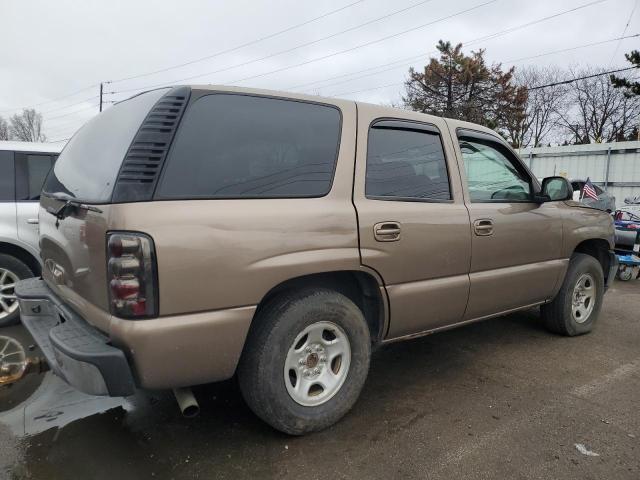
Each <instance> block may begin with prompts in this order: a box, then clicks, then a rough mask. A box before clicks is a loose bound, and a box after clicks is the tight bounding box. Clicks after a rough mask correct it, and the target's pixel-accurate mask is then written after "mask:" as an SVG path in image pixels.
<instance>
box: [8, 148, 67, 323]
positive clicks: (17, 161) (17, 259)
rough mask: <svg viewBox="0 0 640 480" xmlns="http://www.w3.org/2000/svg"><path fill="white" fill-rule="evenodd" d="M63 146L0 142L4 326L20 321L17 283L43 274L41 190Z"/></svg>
mask: <svg viewBox="0 0 640 480" xmlns="http://www.w3.org/2000/svg"><path fill="white" fill-rule="evenodd" d="M62 146H63V145H61V144H49V143H31V142H7V141H0V327H3V326H6V325H11V324H13V323H17V322H18V321H19V311H18V302H17V300H16V298H15V295H14V292H13V287H14V284H15V283H16V282H17V281H18V280H20V279H23V278H29V277H32V276H35V275H40V256H39V254H38V233H39V232H38V207H39V200H40V190H41V189H42V184H43V183H44V180H45V178H46V176H47V174H48V173H49V170H50V169H51V166H52V165H53V163H54V162H55V160H56V158H57V157H58V154H59V153H60V150H62Z"/></svg>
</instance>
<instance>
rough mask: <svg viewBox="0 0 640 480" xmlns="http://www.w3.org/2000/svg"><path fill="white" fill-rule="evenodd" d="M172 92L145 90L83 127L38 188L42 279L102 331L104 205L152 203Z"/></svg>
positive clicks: (176, 112)
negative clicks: (40, 195) (152, 193)
mask: <svg viewBox="0 0 640 480" xmlns="http://www.w3.org/2000/svg"><path fill="white" fill-rule="evenodd" d="M174 90H175V89H174ZM171 92H173V91H170V90H169V89H159V90H154V91H151V92H146V93H144V94H141V95H138V96H135V97H133V98H131V99H129V100H126V101H124V102H121V103H119V104H117V105H115V106H113V107H112V108H110V109H108V110H107V111H105V112H103V113H101V114H100V115H98V116H97V117H95V118H94V119H92V120H91V121H89V122H88V123H87V124H86V125H85V126H83V127H82V129H81V130H80V131H78V132H77V133H76V135H74V137H73V138H72V139H71V140H70V141H69V143H68V144H67V146H66V147H65V149H64V150H63V151H62V153H61V154H60V157H59V158H58V161H57V162H56V164H55V166H54V168H53V169H52V170H51V172H50V174H49V176H48V177H47V180H46V181H45V185H44V187H43V193H42V197H41V200H40V212H39V217H40V255H41V257H42V261H43V265H44V268H43V275H42V276H43V278H44V280H45V281H46V282H47V284H48V285H49V287H50V288H51V289H52V290H53V291H54V292H55V293H56V294H57V295H58V296H59V297H61V298H62V299H63V300H64V301H65V302H66V303H67V304H69V305H70V306H71V307H72V308H74V310H76V312H77V313H79V314H80V315H81V316H82V317H84V318H85V319H86V320H87V321H88V322H89V323H91V324H93V325H94V326H96V327H98V328H99V329H101V330H103V331H108V328H109V319H110V313H109V311H110V307H109V285H108V283H109V280H108V278H107V277H108V275H107V245H106V242H107V232H109V230H111V229H112V228H111V225H110V215H109V213H110V204H112V203H116V202H117V203H126V202H128V201H139V200H144V199H145V197H147V196H148V197H150V194H151V193H150V192H152V189H153V186H154V182H153V181H151V180H149V178H153V172H155V171H156V170H158V169H159V168H160V166H161V162H162V161H163V160H164V156H165V155H166V149H167V148H168V145H169V143H170V140H171V138H172V136H173V133H174V131H175V128H176V126H177V122H178V120H179V116H180V114H181V112H182V110H183V109H184V104H185V103H186V99H187V98H186V97H185V98H183V99H182V104H181V105H178V107H175V108H172V107H171V105H170V104H167V97H169V94H170V93H171ZM169 100H171V99H169ZM169 103H171V102H169ZM168 117H171V119H172V120H170V121H167V118H168ZM158 119H160V120H158ZM145 136H146V138H145ZM123 162H124V163H123ZM149 172H151V176H149Z"/></svg>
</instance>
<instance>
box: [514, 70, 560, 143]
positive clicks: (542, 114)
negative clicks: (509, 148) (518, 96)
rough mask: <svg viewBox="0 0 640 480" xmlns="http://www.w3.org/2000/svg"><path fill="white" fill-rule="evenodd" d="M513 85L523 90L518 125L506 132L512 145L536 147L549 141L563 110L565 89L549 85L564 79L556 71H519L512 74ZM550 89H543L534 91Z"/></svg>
mask: <svg viewBox="0 0 640 480" xmlns="http://www.w3.org/2000/svg"><path fill="white" fill-rule="evenodd" d="M515 76H516V82H517V84H518V85H520V86H522V87H524V88H525V89H526V90H527V100H526V103H525V111H524V115H523V116H522V121H521V123H520V124H519V125H516V128H514V129H513V130H512V131H511V132H509V137H510V138H509V140H510V141H511V143H512V144H514V145H518V146H523V147H528V146H532V147H537V146H540V145H541V144H542V142H543V141H544V140H550V138H549V137H551V136H553V134H554V129H555V128H556V126H557V122H558V112H560V111H562V110H564V108H565V107H566V100H567V87H566V85H553V84H555V83H557V82H560V81H562V80H564V79H565V78H566V74H565V73H563V72H561V71H560V70H559V69H558V68H554V67H547V68H540V67H534V66H530V67H523V68H520V69H518V70H516V74H515ZM544 85H551V86H548V87H545V88H537V87H541V86H544Z"/></svg>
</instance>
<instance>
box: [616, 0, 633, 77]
mask: <svg viewBox="0 0 640 480" xmlns="http://www.w3.org/2000/svg"><path fill="white" fill-rule="evenodd" d="M637 6H638V0H635V2H633V8H632V9H631V13H630V14H629V18H628V19H627V23H626V24H625V26H624V29H623V30H622V36H624V34H625V33H627V29H628V28H629V24H630V23H631V19H632V18H633V13H634V12H635V11H636V7H637ZM621 41H622V40H620V42H621ZM620 42H618V43H617V45H616V49H615V50H614V51H613V55H611V60H609V66H611V64H612V63H613V59H614V58H615V57H616V54H617V53H618V49H619V48H620Z"/></svg>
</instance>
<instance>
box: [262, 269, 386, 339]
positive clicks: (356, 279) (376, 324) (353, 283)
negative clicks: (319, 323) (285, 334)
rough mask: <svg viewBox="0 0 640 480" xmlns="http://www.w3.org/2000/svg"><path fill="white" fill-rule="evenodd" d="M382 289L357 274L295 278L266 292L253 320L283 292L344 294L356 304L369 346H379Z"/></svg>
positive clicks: (344, 272)
mask: <svg viewBox="0 0 640 480" xmlns="http://www.w3.org/2000/svg"><path fill="white" fill-rule="evenodd" d="M381 287H382V286H381V284H380V283H379V281H378V279H377V278H376V277H374V276H373V275H372V274H370V273H368V272H364V271H359V270H341V271H332V272H321V273H314V274H309V275H303V276H299V277H294V278H291V279H288V280H285V281H283V282H281V283H279V284H278V285H276V286H275V287H273V288H272V289H271V290H269V291H268V292H267V293H266V295H264V297H263V298H262V300H261V301H260V303H259V304H258V307H257V309H256V312H255V314H254V317H253V318H254V320H255V319H256V318H258V317H259V315H260V313H261V310H262V309H263V308H264V306H265V305H267V304H268V303H269V302H270V301H271V300H272V299H273V298H275V297H277V296H279V295H281V294H283V293H285V292H292V291H295V290H303V289H304V290H306V289H313V288H319V289H328V290H333V291H336V292H338V293H341V294H343V295H344V296H346V297H347V298H349V299H350V300H351V301H352V302H353V303H355V304H356V306H357V307H358V308H359V309H360V310H361V311H362V313H363V315H364V317H365V320H366V321H367V325H368V326H369V332H370V334H371V340H372V342H373V343H378V342H380V341H381V340H382V338H383V336H384V332H385V327H386V313H385V312H386V307H385V301H384V300H385V299H384V298H383V293H382V291H381ZM252 326H253V321H252Z"/></svg>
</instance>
